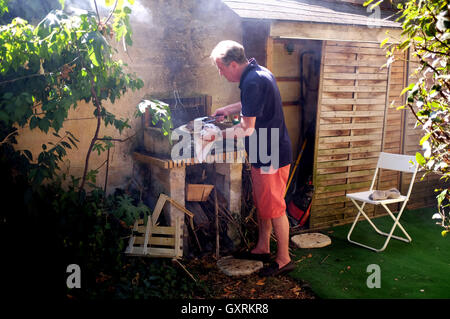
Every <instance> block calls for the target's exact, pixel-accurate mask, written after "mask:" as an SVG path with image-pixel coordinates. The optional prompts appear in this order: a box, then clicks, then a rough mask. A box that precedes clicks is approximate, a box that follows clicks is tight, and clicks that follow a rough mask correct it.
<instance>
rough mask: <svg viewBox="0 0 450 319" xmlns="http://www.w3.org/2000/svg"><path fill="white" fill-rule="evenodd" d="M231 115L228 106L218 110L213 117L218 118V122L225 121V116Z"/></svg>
mask: <svg viewBox="0 0 450 319" xmlns="http://www.w3.org/2000/svg"><path fill="white" fill-rule="evenodd" d="M228 115H230V114H229V113H228V111H227V109H226V106H224V107H221V108H218V109H217V110H216V111H215V112H214V113H213V114H212V116H215V117H216V120H217V121H219V122H220V121H223V120H224V119H225V116H228Z"/></svg>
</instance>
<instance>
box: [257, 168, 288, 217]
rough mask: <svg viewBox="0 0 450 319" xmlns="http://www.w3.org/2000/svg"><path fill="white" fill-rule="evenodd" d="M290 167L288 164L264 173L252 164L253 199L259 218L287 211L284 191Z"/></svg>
mask: <svg viewBox="0 0 450 319" xmlns="http://www.w3.org/2000/svg"><path fill="white" fill-rule="evenodd" d="M290 167H291V165H286V166H283V167H280V168H279V169H278V170H275V169H273V168H271V171H270V172H269V173H264V172H261V169H260V168H255V167H253V166H252V170H251V174H252V183H253V200H254V202H255V206H256V210H257V212H258V217H259V218H261V219H272V218H278V217H281V216H283V215H284V214H285V213H286V202H285V201H284V193H285V191H286V183H287V180H288V177H289V169H290Z"/></svg>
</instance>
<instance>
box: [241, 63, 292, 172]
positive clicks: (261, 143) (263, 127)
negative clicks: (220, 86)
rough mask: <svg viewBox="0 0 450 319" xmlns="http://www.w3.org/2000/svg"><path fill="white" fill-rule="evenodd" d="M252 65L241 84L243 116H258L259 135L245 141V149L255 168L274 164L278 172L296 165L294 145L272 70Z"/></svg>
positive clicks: (257, 132) (256, 128)
mask: <svg viewBox="0 0 450 319" xmlns="http://www.w3.org/2000/svg"><path fill="white" fill-rule="evenodd" d="M249 62H250V63H249V65H248V66H247V68H246V69H245V70H244V72H243V73H242V75H241V79H240V83H239V88H240V89H241V103H242V111H241V112H242V115H243V116H246V117H256V123H255V132H254V133H253V134H252V136H247V137H246V138H245V149H246V151H247V154H248V155H249V161H250V163H251V164H252V165H253V166H254V167H257V168H260V167H268V166H270V165H272V166H273V168H275V169H277V168H280V167H283V166H286V165H288V164H291V162H292V146H291V140H290V138H289V135H288V131H287V128H286V124H285V122H284V114H283V107H282V103H281V95H280V90H279V89H278V86H277V83H276V81H275V77H274V76H273V74H272V73H271V72H270V71H269V70H268V69H266V68H265V67H262V66H260V65H258V64H257V63H256V61H255V60H254V59H251V60H250V61H249ZM272 137H274V138H275V140H274V141H272ZM272 144H273V146H272ZM272 147H275V148H278V149H272Z"/></svg>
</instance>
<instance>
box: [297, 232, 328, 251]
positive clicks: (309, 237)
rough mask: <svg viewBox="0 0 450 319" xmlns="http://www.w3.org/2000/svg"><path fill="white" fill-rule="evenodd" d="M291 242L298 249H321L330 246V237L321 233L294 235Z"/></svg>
mask: <svg viewBox="0 0 450 319" xmlns="http://www.w3.org/2000/svg"><path fill="white" fill-rule="evenodd" d="M291 240H292V242H293V243H294V244H296V245H297V246H298V247H299V248H321V247H325V246H328V245H330V244H331V239H330V237H328V236H327V235H324V234H321V233H308V234H300V235H295V236H293V237H292V238H291Z"/></svg>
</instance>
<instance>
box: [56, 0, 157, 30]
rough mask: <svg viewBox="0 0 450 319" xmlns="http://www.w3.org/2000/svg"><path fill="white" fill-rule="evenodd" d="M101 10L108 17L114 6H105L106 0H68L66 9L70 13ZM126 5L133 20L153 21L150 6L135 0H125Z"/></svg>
mask: <svg viewBox="0 0 450 319" xmlns="http://www.w3.org/2000/svg"><path fill="white" fill-rule="evenodd" d="M96 4H97V9H98V12H99V15H100V17H102V18H106V17H108V16H109V14H110V12H111V10H112V9H113V8H114V6H109V7H107V6H105V0H97V1H94V0H66V1H65V8H64V11H66V12H67V13H70V14H82V13H85V12H86V11H94V12H95V11H96ZM124 5H125V6H127V7H129V8H130V9H131V15H130V18H131V20H132V21H136V22H138V23H144V22H145V23H147V24H151V23H152V14H151V12H150V10H149V9H148V8H146V7H145V6H144V5H142V3H141V1H135V2H134V3H133V4H130V3H127V2H124Z"/></svg>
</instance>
